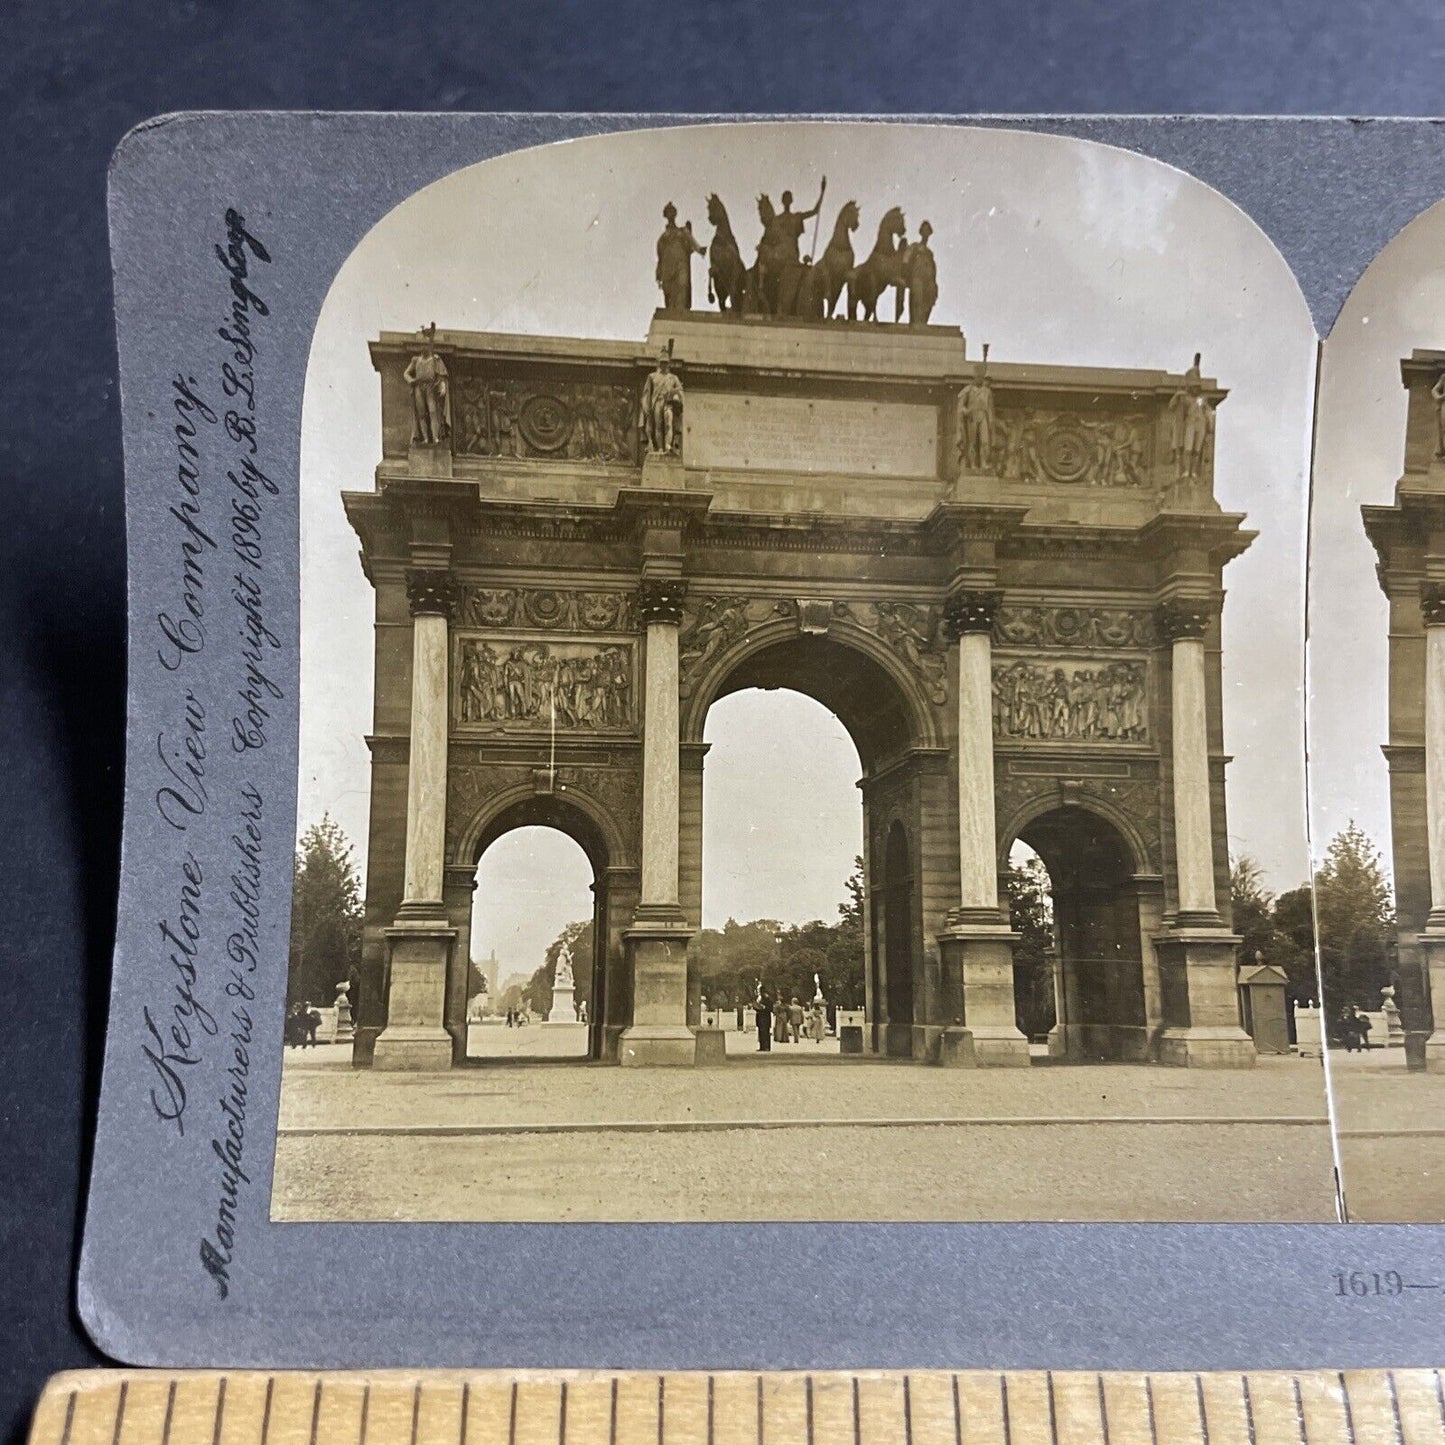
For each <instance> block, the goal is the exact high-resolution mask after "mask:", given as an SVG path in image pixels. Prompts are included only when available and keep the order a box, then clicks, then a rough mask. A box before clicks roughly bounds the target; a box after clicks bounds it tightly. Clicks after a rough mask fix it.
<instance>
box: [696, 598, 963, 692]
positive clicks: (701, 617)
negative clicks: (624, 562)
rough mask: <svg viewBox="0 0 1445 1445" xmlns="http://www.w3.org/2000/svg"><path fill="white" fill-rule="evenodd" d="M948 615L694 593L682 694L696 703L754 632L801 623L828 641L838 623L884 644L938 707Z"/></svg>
mask: <svg viewBox="0 0 1445 1445" xmlns="http://www.w3.org/2000/svg"><path fill="white" fill-rule="evenodd" d="M942 616H943V613H942V609H941V608H940V607H936V606H933V605H931V604H917V603H913V602H907V601H898V600H884V601H880V602H843V601H833V600H831V599H827V598H798V597H778V598H774V597H728V596H722V595H716V594H693V593H690V594H689V595H688V598H687V602H686V605H685V607H684V610H683V621H682V627H681V631H680V633H679V635H678V655H679V671H680V682H679V692H680V694H681V696H683V697H685V698H686V697H690V696H691V695H692V693H693V691H694V689H695V688H696V687H697V684H698V682H699V681H700V680H701V678H702V677H703V675H704V674H705V673H706V672H707V669H708V668H709V666H710V665H711V664H712V662H713V661H714V660H715V659H716V658H717V657H719V656H720V655H721V654H722V653H723V652H725V651H726V650H727V649H728V648H730V647H732V646H734V645H735V644H736V643H738V642H741V641H742V640H743V639H744V638H745V637H746V636H747V635H748V633H749V632H750V631H752V630H753V629H754V628H756V627H759V626H761V625H762V624H763V623H764V622H768V621H773V620H776V619H777V618H779V617H795V618H797V619H798V627H799V630H800V631H802V632H804V633H807V634H809V635H811V636H823V635H826V633H827V632H828V630H829V627H830V626H831V625H832V624H833V623H835V622H851V623H852V624H853V625H854V626H856V627H861V628H863V629H864V630H865V631H868V632H871V633H873V634H874V636H876V637H878V638H879V639H881V640H882V641H883V642H884V643H886V644H887V645H888V647H890V648H891V649H892V650H893V651H894V652H895V653H896V654H897V655H898V656H899V658H901V659H902V661H903V662H904V664H905V665H906V666H907V668H908V670H909V671H911V672H912V673H914V674H915V675H916V676H917V678H918V680H919V682H920V684H921V685H922V687H923V690H924V692H925V693H926V694H927V695H928V697H929V698H930V699H931V700H932V701H933V703H934V704H935V705H936V706H939V707H942V706H943V705H944V704H945V703H946V702H947V701H948V660H947V658H948V654H947V647H948V642H947V638H946V637H945V636H944V633H943V629H942V626H941V625H940V624H941V620H942Z"/></svg>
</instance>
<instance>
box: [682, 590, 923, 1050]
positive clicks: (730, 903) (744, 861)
mask: <svg viewBox="0 0 1445 1445" xmlns="http://www.w3.org/2000/svg"><path fill="white" fill-rule="evenodd" d="M890 605H891V604H890ZM812 606H813V611H814V612H817V611H818V610H819V608H820V607H826V604H813V605H812ZM839 607H840V605H835V607H834V610H833V612H832V613H831V614H830V615H829V618H827V619H823V620H822V621H820V626H821V627H823V629H824V632H823V634H822V635H819V634H814V633H809V632H804V631H801V630H800V624H799V621H798V620H795V619H790V620H787V621H780V622H777V623H773V624H768V625H765V626H764V627H763V628H762V629H760V630H754V631H752V632H750V633H749V634H748V635H747V637H746V638H745V639H744V640H743V641H742V643H741V644H740V645H739V646H738V647H736V648H734V649H733V650H732V651H731V652H723V653H722V654H720V655H719V656H718V657H717V658H716V659H715V660H714V661H713V662H712V663H711V664H710V665H708V666H707V670H706V671H705V672H704V673H703V674H702V676H701V677H700V679H699V685H698V692H697V695H696V696H695V698H694V701H693V702H692V704H691V707H690V711H689V726H688V728H687V729H686V730H685V733H686V735H687V736H689V737H691V738H692V739H693V740H694V742H695V743H696V744H701V745H703V746H702V748H701V749H700V751H699V757H701V753H702V751H706V763H705V766H704V768H703V771H702V778H701V787H700V790H699V793H698V794H696V795H695V796H696V797H697V806H698V808H699V811H700V814H701V817H700V819H699V820H698V822H697V824H696V825H695V827H696V831H695V832H694V833H693V834H692V837H693V838H694V839H695V843H694V845H693V846H695V847H696V848H697V850H698V851H699V852H700V855H701V857H700V862H699V864H698V867H697V875H696V877H695V879H694V880H693V885H692V886H693V888H694V890H695V891H694V892H693V893H692V894H691V898H692V902H693V906H694V907H695V908H696V910H697V915H698V916H700V917H701V920H702V924H703V927H702V931H701V933H700V934H699V935H698V938H697V939H696V940H695V941H694V945H693V950H692V953H691V957H690V975H691V976H690V985H691V992H692V995H693V999H694V1003H695V1006H696V1009H697V1019H698V1021H699V1022H701V1023H703V1024H705V1025H710V1026H713V1027H723V1028H724V1030H725V1033H726V1035H727V1042H728V1052H729V1053H730V1054H738V1053H747V1054H750V1055H756V1054H758V1053H762V1052H767V1053H768V1054H769V1055H770V1057H771V1058H774V1059H775V1058H778V1057H779V1056H793V1057H796V1056H797V1054H796V1053H795V1050H799V1049H801V1051H802V1052H803V1053H804V1054H806V1055H807V1056H809V1057H814V1058H816V1057H823V1056H825V1055H826V1054H830V1053H864V1052H872V1053H888V1054H898V1055H902V1056H910V1055H913V1054H914V1053H915V1049H916V1037H917V1034H916V1025H917V1024H918V1019H917V1018H915V1013H916V1012H917V1011H916V1009H915V995H916V993H917V990H918V988H919V984H918V982H917V979H918V975H919V973H920V970H921V969H922V967H923V962H922V960H923V949H922V948H921V946H920V940H921V939H922V937H923V924H922V918H923V912H924V909H925V907H926V905H927V900H926V899H925V896H924V891H923V890H922V889H921V888H920V887H918V886H915V883H914V880H915V879H916V878H918V877H919V876H920V855H919V852H918V850H919V847H920V840H921V839H922V837H923V830H922V828H921V826H920V820H921V817H922V811H923V808H924V801H923V795H924V794H923V790H924V787H925V784H924V782H923V779H922V771H921V770H922V769H923V768H925V767H926V766H927V765H928V763H929V760H930V758H932V760H933V762H934V765H935V766H937V765H938V764H937V755H942V756H943V757H946V750H945V749H944V748H943V747H941V746H940V745H939V740H938V739H937V738H935V737H934V736H933V735H932V733H931V731H930V728H931V726H932V722H931V710H930V708H929V706H928V703H927V701H926V700H921V699H922V698H923V694H924V692H926V691H927V690H928V689H929V687H930V686H932V687H934V688H941V685H942V682H941V678H938V677H933V676H932V675H931V674H930V673H928V671H927V669H926V667H924V666H922V665H920V667H918V668H915V669H912V670H910V668H909V666H908V665H907V659H906V658H905V657H902V656H901V655H899V654H896V653H895V652H894V651H893V650H891V649H890V647H889V646H887V645H885V644H884V643H883V642H881V641H880V639H879V637H878V636H875V635H873V634H871V633H868V632H866V631H865V630H864V629H863V628H862V627H860V626H858V625H857V622H856V620H855V619H854V618H852V617H851V616H849V615H848V614H847V609H846V607H843V608H841V610H839ZM895 611H896V615H895V612H890V613H889V614H888V621H889V623H890V625H892V626H894V627H895V628H896V629H900V630H901V629H904V628H905V627H911V628H913V629H914V631H913V632H910V633H909V634H908V635H909V637H910V638H914V640H916V636H925V635H926V634H927V628H928V626H929V625H930V624H929V623H928V622H927V620H926V616H925V614H924V613H923V612H922V610H921V609H916V608H911V607H909V606H907V605H906V604H901V603H900V604H897V606H896V609H895ZM809 615H810V618H811V617H812V616H813V613H810V614H809ZM759 632H761V635H759ZM915 634H916V636H915ZM901 635H902V633H901V631H900V636H901ZM708 646H709V639H708V638H707V637H704V636H702V635H701V630H700V631H699V636H697V637H696V638H689V637H684V639H683V658H684V665H685V666H686V664H687V660H688V657H689V652H690V649H695V650H696V651H697V653H698V655H700V656H701V657H702V659H703V660H704V663H705V664H706V659H707V656H708V653H707V648H708ZM924 754H928V755H929V758H924V757H923V756H922V755H924ZM892 823H898V824H899V825H900V826H901V828H902V829H903V831H904V834H905V838H904V842H903V844H902V845H901V847H902V852H901V853H899V852H898V847H899V845H896V844H895V853H894V859H893V868H892V873H891V875H890V874H889V873H888V871H887V868H886V858H885V854H886V852H887V847H886V836H887V833H888V829H889V827H890V825H891V824H892ZM879 828H881V829H882V832H881V833H878V829H879ZM875 834H877V836H875ZM945 906H946V905H945ZM760 996H761V997H760ZM704 999H705V1000H706V1003H707V1004H708V1006H709V1007H708V1008H707V1009H706V1010H704V1008H703V1002H704ZM815 1002H816V1003H817V1004H818V1005H819V1008H818V1009H816V1010H815V1008H814V1007H813V1006H814V1004H815ZM770 1010H772V1011H775V1012H776V1014H777V1015H778V1016H777V1017H773V1018H771V1019H770V1018H769V1017H768V1013H769V1011H770ZM817 1013H821V1015H822V1017H821V1020H820V1019H819V1018H817V1017H815V1014H817ZM795 1035H796V1037H797V1039H798V1043H796V1044H795V1043H794V1038H795ZM819 1035H821V1037H819ZM809 1041H810V1042H811V1045H812V1047H811V1048H808V1047H807V1043H808V1042H809Z"/></svg>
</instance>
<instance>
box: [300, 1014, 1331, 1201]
mask: <svg viewBox="0 0 1445 1445" xmlns="http://www.w3.org/2000/svg"><path fill="white" fill-rule="evenodd" d="M515 1032H516V1033H518V1034H525V1033H527V1030H518V1031H515ZM732 1038H733V1041H734V1043H735V1045H736V1046H741V1044H742V1040H743V1039H745V1038H746V1036H738V1035H734V1036H732ZM823 1048H824V1046H821V1045H811V1044H806V1043H805V1044H799V1045H796V1046H794V1045H788V1046H786V1052H783V1053H780V1052H774V1053H773V1054H771V1055H766V1056H759V1055H757V1054H751V1055H747V1054H739V1055H738V1056H737V1057H735V1058H730V1059H729V1062H728V1063H727V1065H726V1066H724V1067H720V1068H713V1069H697V1070H678V1071H671V1070H657V1069H647V1070H630V1069H619V1068H616V1067H613V1066H610V1065H604V1064H567V1063H547V1062H536V1063H523V1062H515V1063H506V1064H500V1065H481V1066H478V1067H475V1068H471V1069H465V1070H453V1071H451V1072H449V1073H436V1074H398V1073H382V1072H375V1071H364V1070H353V1069H351V1068H350V1067H349V1065H348V1061H347V1056H348V1053H349V1051H348V1050H346V1049H345V1048H321V1049H316V1050H306V1051H295V1050H292V1051H288V1053H287V1068H286V1073H285V1077H284V1082H283V1088H282V1100H281V1117H280V1134H279V1138H278V1145H277V1154H276V1180H275V1189H274V1194H273V1204H272V1213H273V1217H274V1218H276V1219H278V1220H353V1221H362V1220H393V1219H415V1220H431V1221H443V1220H449V1221H488V1220H493V1221H524V1220H525V1221H548V1220H572V1221H578V1220H593V1221H644V1220H662V1221H728V1220H736V1221H741V1220H874V1219H877V1220H883V1219H889V1220H901V1221H926V1220H1020V1219H1040V1220H1048V1219H1064V1220H1149V1221H1167V1220H1207V1221H1249V1220H1287V1221H1308V1220H1329V1219H1332V1218H1333V1217H1334V1187H1333V1179H1332V1156H1331V1150H1330V1137H1329V1126H1328V1118H1327V1115H1326V1112H1325V1105H1324V1091H1323V1087H1322V1071H1321V1068H1320V1065H1319V1062H1318V1061H1317V1060H1304V1059H1298V1058H1282V1059H1262V1060H1261V1061H1260V1065H1259V1067H1258V1068H1256V1069H1253V1070H1248V1071H1238V1072H1236V1071H1214V1070H1193V1069H1165V1068H1159V1067H1149V1066H1130V1065H1087V1066H1075V1067H1061V1066H1042V1067H1040V1066H1035V1067H1033V1068H1030V1069H1003V1070H945V1069H939V1068H928V1067H922V1066H918V1065H913V1064H911V1063H907V1062H890V1061H886V1060H880V1059H874V1058H862V1059H860V1058H842V1057H839V1056H838V1055H837V1054H836V1052H834V1053H833V1054H831V1056H829V1055H826V1054H823V1055H822V1056H821V1057H820V1056H819V1054H822V1050H823ZM810 1049H811V1050H815V1051H816V1052H815V1054H814V1056H812V1057H809V1056H808V1055H807V1053H806V1052H805V1051H807V1050H810Z"/></svg>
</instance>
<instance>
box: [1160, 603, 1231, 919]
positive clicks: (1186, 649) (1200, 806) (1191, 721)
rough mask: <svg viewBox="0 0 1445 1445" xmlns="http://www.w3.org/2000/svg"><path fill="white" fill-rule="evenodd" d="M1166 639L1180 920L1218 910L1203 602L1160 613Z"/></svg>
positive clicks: (1209, 916)
mask: <svg viewBox="0 0 1445 1445" xmlns="http://www.w3.org/2000/svg"><path fill="white" fill-rule="evenodd" d="M1160 615H1161V618H1162V620H1163V621H1162V625H1163V628H1164V632H1165V636H1167V637H1168V638H1169V642H1170V655H1171V662H1170V676H1171V678H1172V682H1171V686H1170V702H1171V718H1172V725H1171V731H1172V740H1173V743H1172V748H1171V757H1172V760H1173V765H1174V854H1175V872H1176V879H1177V883H1178V896H1179V916H1180V918H1181V920H1189V921H1193V920H1195V919H1197V920H1199V921H1200V922H1206V923H1207V922H1211V921H1214V920H1216V919H1217V918H1218V916H1219V906H1218V903H1217V902H1216V900H1215V896H1214V830H1213V825H1212V822H1211V818H1210V802H1209V714H1208V710H1207V705H1206V701H1205V691H1204V668H1205V658H1204V634H1205V632H1206V631H1207V630H1208V627H1209V620H1210V613H1209V609H1208V607H1207V606H1206V605H1200V606H1190V605H1185V604H1179V605H1175V606H1173V607H1170V608H1167V609H1165V610H1164V611H1163V612H1162V613H1161V614H1160Z"/></svg>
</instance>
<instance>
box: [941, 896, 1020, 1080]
mask: <svg viewBox="0 0 1445 1445" xmlns="http://www.w3.org/2000/svg"><path fill="white" fill-rule="evenodd" d="M1017 941H1018V934H1016V933H1015V932H1014V931H1013V929H1011V928H1010V927H1009V926H1008V924H1007V923H1006V922H1004V921H1003V919H1002V918H1001V917H1000V915H999V914H997V913H994V912H991V911H989V910H970V911H968V912H958V913H955V914H953V915H950V918H949V926H948V927H947V928H945V929H944V931H943V932H942V933H940V934H939V935H938V947H939V952H940V953H941V954H942V956H943V964H944V970H945V974H946V975H947V977H948V980H949V982H948V985H947V987H948V990H949V991H950V992H955V993H957V994H958V995H961V999H962V1014H963V1018H962V1021H961V1022H960V1023H956V1024H954V1025H953V1026H952V1027H951V1028H949V1029H947V1030H945V1033H944V1045H943V1047H944V1048H947V1047H949V1045H948V1042H947V1040H948V1036H949V1035H950V1034H959V1033H965V1034H967V1035H968V1036H969V1038H970V1040H971V1045H972V1054H973V1066H974V1067H976V1068H981V1069H986V1068H1027V1067H1028V1063H1029V1041H1028V1040H1027V1039H1026V1038H1025V1037H1024V1036H1023V1034H1022V1033H1021V1032H1020V1030H1019V1027H1018V1024H1017V1022H1016V1021H1015V1019H1014V952H1013V951H1014V944H1015V943H1017ZM952 1047H953V1050H954V1053H955V1056H956V1057H955V1059H954V1061H953V1063H952V1064H951V1067H954V1068H958V1067H968V1066H967V1065H966V1064H963V1065H961V1064H960V1063H959V1061H958V1060H959V1058H961V1057H962V1056H964V1055H966V1054H967V1052H968V1050H967V1049H965V1048H963V1047H962V1046H961V1044H960V1043H958V1042H955V1043H954V1045H953V1046H952ZM940 1062H942V1059H941V1058H940Z"/></svg>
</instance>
